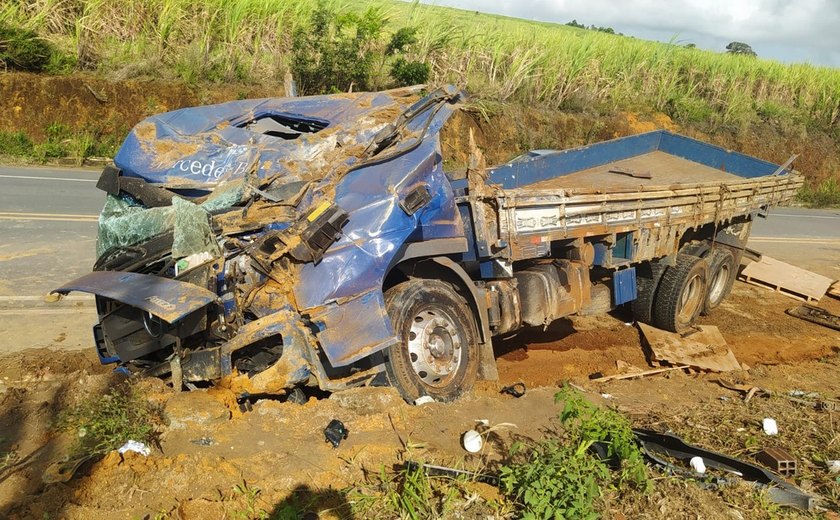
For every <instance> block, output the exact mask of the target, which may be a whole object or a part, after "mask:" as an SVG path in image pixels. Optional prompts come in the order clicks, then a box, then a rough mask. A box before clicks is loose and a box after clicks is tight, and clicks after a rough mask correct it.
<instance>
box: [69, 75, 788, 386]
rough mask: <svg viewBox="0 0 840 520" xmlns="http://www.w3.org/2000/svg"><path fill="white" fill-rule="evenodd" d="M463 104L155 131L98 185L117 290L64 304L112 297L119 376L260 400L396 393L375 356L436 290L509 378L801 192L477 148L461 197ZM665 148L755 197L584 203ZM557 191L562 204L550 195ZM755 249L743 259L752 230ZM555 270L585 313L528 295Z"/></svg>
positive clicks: (344, 109) (727, 189)
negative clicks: (695, 253)
mask: <svg viewBox="0 0 840 520" xmlns="http://www.w3.org/2000/svg"><path fill="white" fill-rule="evenodd" d="M462 101H463V95H462V93H460V92H459V91H458V90H457V89H454V88H452V87H446V88H442V89H437V90H432V91H430V92H428V93H425V92H423V91H421V89H418V88H410V89H401V90H394V91H386V92H379V93H355V94H338V95H330V96H315V97H306V98H288V99H264V100H256V101H235V102H231V103H225V104H221V105H213V106H207V107H198V108H189V109H183V110H178V111H174V112H169V113H166V114H161V115H157V116H153V117H150V118H148V119H146V120H144V121H142V122H141V123H140V124H138V125H137V126H136V127H135V128H134V129H133V130H132V131H131V133H130V134H129V136H128V138H127V139H126V141H125V143H124V144H123V146H122V147H121V149H120V151H119V152H118V154H117V156H116V157H115V166H114V167H112V168H107V169H106V171H104V172H103V176H102V178H101V179H100V182H99V183H98V186H99V187H100V189H102V190H103V191H105V192H106V193H107V194H108V195H107V199H106V204H105V208H104V210H103V212H102V215H101V216H100V221H99V231H100V233H99V240H98V248H99V253H100V254H99V258H98V260H97V262H96V265H95V269H96V271H97V272H96V273H93V274H92V275H88V277H84V278H82V279H80V280H77V281H76V282H74V283H71V284H68V285H66V286H65V287H62V288H60V289H59V291H60V292H69V291H72V290H80V291H87V292H92V293H94V294H96V295H97V296H98V298H97V309H98V312H99V315H100V332H101V334H100V341H99V348H100V350H101V351H102V352H103V353H104V354H105V357H104V358H103V359H107V360H113V359H114V356H117V357H118V358H119V362H121V363H123V364H127V362H129V361H130V362H131V363H133V364H134V365H136V366H137V367H138V368H139V370H140V371H141V373H146V374H156V375H166V374H171V378H172V380H173V382H174V383H175V384H176V386H180V383H181V382H190V381H198V380H202V379H223V380H225V381H227V382H228V384H230V385H231V386H233V387H235V388H237V389H241V390H243V391H248V392H263V391H281V390H283V389H284V388H289V387H291V386H293V385H300V384H310V385H312V384H317V385H319V386H320V387H321V388H323V389H329V390H334V389H338V388H342V387H346V386H349V385H352V384H362V383H363V382H366V381H370V380H372V379H373V378H375V377H377V374H378V373H379V372H380V371H381V370H382V359H381V356H375V354H377V353H378V352H380V351H382V350H384V349H386V348H388V347H390V346H391V345H394V344H395V343H396V342H397V341H398V339H397V337H396V336H395V334H394V330H393V327H392V325H391V321H390V319H389V317H388V314H387V312H386V307H385V297H384V292H383V288H384V287H385V284H386V277H388V276H389V273H391V272H392V270H393V269H395V268H398V269H396V271H394V272H395V273H403V275H404V276H413V275H416V274H417V273H421V272H422V273H425V274H426V275H427V276H429V277H433V278H434V277H435V276H441V277H442V279H446V280H447V281H450V282H452V283H453V284H455V285H457V286H458V287H459V289H461V290H462V291H463V293H464V294H465V295H467V296H469V298H468V303H469V305H470V309H471V311H472V312H474V313H475V315H476V317H477V320H478V324H479V330H480V332H481V335H480V336H481V343H482V354H481V370H480V373H481V374H482V376H483V377H492V376H493V375H494V374H495V367H494V360H493V353H492V345H491V343H490V336H491V335H492V334H494V333H500V331H509V330H515V329H516V328H518V327H520V326H521V325H522V323H523V322H533V323H540V324H541V323H543V322H545V321H548V320H550V319H555V318H558V317H560V316H563V315H567V314H569V313H573V312H578V311H580V310H581V309H584V308H586V306H587V305H588V304H589V302H590V300H591V296H590V285H591V283H590V282H591V281H590V279H589V268H590V267H591V265H593V264H594V265H598V266H601V267H604V268H607V269H613V268H616V267H623V266H626V265H629V264H630V263H636V262H643V261H646V260H650V259H651V258H655V257H659V256H663V255H667V254H671V253H673V252H674V251H676V250H677V249H678V247H679V241H680V239H681V237H682V236H683V235H684V234H685V233H686V232H687V230H689V229H697V228H699V227H701V226H704V225H709V224H714V225H715V226H717V225H718V224H722V225H724V227H723V230H724V231H725V230H726V229H732V230H733V231H734V230H735V227H733V226H743V225H745V224H746V223H748V221H749V219H750V214H751V212H754V211H756V210H757V209H759V208H763V207H766V206H768V205H772V204H776V203H780V202H786V201H788V200H789V199H790V197H792V194H793V193H794V191H795V189H796V188H798V186H800V185H801V179H800V178H799V177H798V176H796V175H793V174H792V172H790V171H787V170H785V169H784V168H783V169H782V170H783V171H782V172H781V174H779V172H777V173H776V174H775V175H773V174H771V172H773V171H774V168H775V165H770V163H765V162H763V161H758V160H756V159H752V158H749V157H746V156H742V155H740V154H736V153H734V152H730V151H726V150H722V149H718V148H715V147H710V146H709V145H704V144H703V143H699V142H697V141H693V140H689V139H687V138H683V137H680V136H675V135H672V134H666V133H661V132H659V133H652V134H646V135H643V136H638V137H635V138H627V139H620V140H616V141H613V142H611V143H604V144H601V145H593V146H590V147H586V148H581V149H577V150H573V151H567V152H549V151H544V152H540V153H538V154H536V155H531V156H528V157H526V158H523V159H521V160H517V161H513V162H511V163H509V164H508V165H503V166H501V167H498V168H495V169H488V168H487V165H486V164H485V161H484V159H483V156H482V154H481V152H480V151H479V150H478V148H477V147H476V146H475V143H474V139H472V136H470V143H471V147H470V148H471V154H470V161H469V166H468V168H467V172H466V179H465V180H463V181H450V178H449V177H448V176H447V175H446V174H445V173H444V169H443V158H442V153H441V142H440V130H441V127H442V126H443V124H444V122H445V121H446V120H447V118H448V117H449V116H450V115H451V114H452V113H453V111H454V110H455V109H456V108H457V107H458V105H459V103H461V102H462ZM649 151H657V152H663V153H665V154H666V155H669V154H670V155H671V156H674V157H684V158H686V160H687V159H692V160H693V161H694V162H695V163H696V164H699V165H701V166H703V167H704V168H707V169H717V170H726V171H727V172H729V173H734V174H735V175H737V176H739V177H744V179H736V182H709V183H700V184H675V185H655V184H650V185H647V186H638V187H636V186H634V187H633V189H626V190H613V191H610V190H609V189H607V188H609V186H607V187H606V188H604V187H598V186H592V187H586V188H584V189H580V188H575V189H567V188H565V187H563V185H562V184H563V182H565V180H566V179H569V178H571V175H573V174H574V172H575V171H578V170H580V169H581V168H584V167H591V166H593V165H603V164H605V163H609V162H611V161H617V160H624V159H626V158H628V157H632V156H634V155H638V154H641V153H643V152H645V153H646V152H649ZM716 173H720V172H719V171H717V172H716ZM756 176H760V178H752V177H756ZM546 179H548V180H552V179H554V180H556V181H557V183H558V184H557V186H554V185H552V186H551V187H540V186H538V185H534V184H532V183H534V182H540V181H543V180H546ZM654 181H655V179H654ZM739 229H740V228H739ZM724 231H721V233H724ZM739 233H740V235H743V236H740V235H739V237H738V240H743V239H744V238H746V234H748V227H747V228H746V231H743V232H739ZM724 234H725V233H724ZM733 236H734V235H733ZM721 242H723V240H721ZM552 255H557V256H552ZM545 257H552V258H553V260H555V262H554V263H549V264H550V265H549V264H546V265H548V266H549V267H550V269H549V270H550V271H551V273H552V279H555V278H556V280H555V281H554V283H553V285H552V287H555V286H556V287H562V288H563V294H564V295H565V297H563V298H561V299H559V300H558V301H553V302H549V303H551V305H547V304H546V305H543V303H544V302H542V301H538V300H534V298H533V297H534V295H533V294H530V295H524V296H523V294H520V292H521V291H522V290H523V289H520V288H517V283H516V282H517V281H518V282H519V285H522V286H523V287H525V285H527V284H525V283H524V282H525V281H527V280H526V278H527V274H528V271H527V267H528V265H533V264H534V260H537V259H540V258H545ZM584 259H587V260H586V261H583V260H584ZM424 260H432V261H428V262H424ZM518 261H524V262H528V263H527V264H525V263H519V264H514V262H518ZM421 264H423V265H421ZM515 265H516V268H515V267H514V266H515ZM409 268H410V269H409ZM523 269H524V270H523ZM558 269H559V270H558ZM515 270H516V271H518V272H516V273H515V272H514V271H515ZM126 271H131V272H126ZM442 273H446V274H442ZM567 286H568V287H567ZM558 294H559V293H558ZM592 294H595V293H594V292H593V293H592ZM532 301H534V302H536V303H534V304H533V305H532V307H533V308H534V309H530V310H529V308H527V304H530V303H531V302H532ZM523 302H524V303H523ZM211 303H212V305H211ZM205 307H206V308H205ZM546 309H548V310H549V311H550V312H547V311H546ZM531 310H533V312H531ZM537 310H540V312H537ZM147 315H150V316H154V317H156V318H155V319H162V320H164V321H165V322H167V323H168V324H169V325H171V326H167V327H161V326H160V325H159V324H158V323H157V322H155V321H154V320H149V319H148V317H147ZM526 318H527V319H526ZM438 347H439V345H438V344H437V343H435V348H438ZM441 348H442V347H441ZM441 370H443V369H441ZM447 370H448V369H447ZM423 372H428V370H425V369H424V370H423ZM436 373H438V374H441V375H443V376H445V375H446V373H445V371H439V372H436Z"/></svg>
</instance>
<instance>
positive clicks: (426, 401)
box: [414, 395, 435, 406]
mask: <svg viewBox="0 0 840 520" xmlns="http://www.w3.org/2000/svg"><path fill="white" fill-rule="evenodd" d="M434 402H435V398H434V397H432V396H430V395H421V396H420V397H418V398H417V399H415V400H414V404H415V405H416V406H420V405H421V404H430V403H434Z"/></svg>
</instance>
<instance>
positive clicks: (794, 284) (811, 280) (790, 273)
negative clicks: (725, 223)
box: [739, 255, 834, 302]
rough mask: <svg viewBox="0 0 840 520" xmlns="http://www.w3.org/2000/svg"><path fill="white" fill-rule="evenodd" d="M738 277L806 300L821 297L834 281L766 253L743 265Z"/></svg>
mask: <svg viewBox="0 0 840 520" xmlns="http://www.w3.org/2000/svg"><path fill="white" fill-rule="evenodd" d="M739 278H740V279H741V280H743V281H744V282H747V283H749V284H752V285H757V286H759V287H764V288H766V289H770V290H773V291H776V292H777V293H780V294H784V295H785V296H789V297H791V298H794V299H797V300H803V301H806V302H808V301H812V300H813V301H817V300H819V299H820V298H822V297H823V295H824V294H825V293H826V291H827V290H828V288H829V286H831V284H832V283H834V280H832V279H831V278H826V277H825V276H822V275H819V274H817V273H813V272H811V271H807V270H805V269H802V268H800V267H796V266H794V265H791V264H787V263H785V262H781V261H779V260H776V259H775V258H771V257H769V256H767V255H763V256H762V257H761V260H760V261H759V262H753V263H750V264H749V265H747V266H746V267H744V269H743V270H742V271H741V274H740V276H739Z"/></svg>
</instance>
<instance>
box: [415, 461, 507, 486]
mask: <svg viewBox="0 0 840 520" xmlns="http://www.w3.org/2000/svg"><path fill="white" fill-rule="evenodd" d="M405 467H406V469H407V470H409V471H418V470H423V471H425V472H426V474H427V475H429V476H431V477H461V476H465V477H467V479H468V480H471V481H475V482H482V483H484V484H489V485H491V486H498V485H499V477H497V476H495V475H486V474H483V473H476V472H473V471H465V470H462V469H455V468H448V467H445V466H435V465H433V464H421V463H418V462H414V461H407V462H406V463H405Z"/></svg>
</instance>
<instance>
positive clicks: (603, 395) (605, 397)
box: [601, 394, 615, 399]
mask: <svg viewBox="0 0 840 520" xmlns="http://www.w3.org/2000/svg"><path fill="white" fill-rule="evenodd" d="M601 397H603V398H604V399H614V398H615V397H614V396H613V395H612V394H601Z"/></svg>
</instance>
